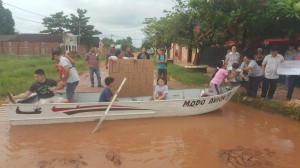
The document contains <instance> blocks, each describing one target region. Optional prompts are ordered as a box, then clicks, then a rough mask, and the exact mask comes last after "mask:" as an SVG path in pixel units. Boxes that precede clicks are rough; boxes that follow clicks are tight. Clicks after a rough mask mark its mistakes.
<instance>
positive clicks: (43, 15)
mask: <svg viewBox="0 0 300 168" xmlns="http://www.w3.org/2000/svg"><path fill="white" fill-rule="evenodd" d="M2 3H3V4H5V5H8V6H11V7H14V8H17V9H19V10H22V11H25V12H28V13H32V14H35V15H38V16H41V17H47V16H44V15H41V14H38V13H35V12H31V11H29V10H26V9H22V8H20V7H17V6H14V5H11V4H8V3H5V2H3V1H2Z"/></svg>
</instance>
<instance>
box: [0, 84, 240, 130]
mask: <svg viewBox="0 0 300 168" xmlns="http://www.w3.org/2000/svg"><path fill="white" fill-rule="evenodd" d="M237 89H238V88H233V89H232V90H231V91H228V92H226V93H224V94H221V95H216V96H211V97H199V98H189V99H171V100H162V101H150V100H147V101H145V100H143V101H140V100H136V101H118V102H115V103H114V104H113V105H112V107H111V109H110V111H109V112H108V114H107V115H106V117H105V120H120V119H136V118H151V117H152V118H153V117H177V116H189V115H198V114H203V113H208V112H212V111H215V110H217V109H219V108H221V107H222V106H224V105H225V104H226V103H227V102H228V101H229V100H230V98H231V97H232V95H233V94H234V93H235V92H236V90H237ZM108 105H109V103H99V102H81V103H57V104H54V103H53V104H22V103H17V104H5V105H4V108H5V111H6V112H7V115H8V118H9V120H10V123H11V124H12V125H34V124H54V123H73V122H85V121H95V120H97V121H98V120H99V119H100V118H101V116H102V115H103V114H104V113H105V111H106V109H107V107H108Z"/></svg>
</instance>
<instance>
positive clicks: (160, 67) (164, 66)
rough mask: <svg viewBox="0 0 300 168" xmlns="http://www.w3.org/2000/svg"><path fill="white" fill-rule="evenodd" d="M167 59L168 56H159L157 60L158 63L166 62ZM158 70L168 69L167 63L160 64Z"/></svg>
mask: <svg viewBox="0 0 300 168" xmlns="http://www.w3.org/2000/svg"><path fill="white" fill-rule="evenodd" d="M166 57H167V56H165V55H158V56H157V57H156V60H157V61H164V60H165V59H166ZM157 69H167V65H166V63H160V64H158V65H157Z"/></svg>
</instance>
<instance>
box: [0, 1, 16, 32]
mask: <svg viewBox="0 0 300 168" xmlns="http://www.w3.org/2000/svg"><path fill="white" fill-rule="evenodd" d="M0 25H1V26H0V34H3V35H10V34H15V28H14V27H15V21H14V19H13V17H12V14H11V12H10V10H9V9H5V8H4V7H3V4H2V0H0Z"/></svg>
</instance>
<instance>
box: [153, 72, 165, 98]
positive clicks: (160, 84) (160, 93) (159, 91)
mask: <svg viewBox="0 0 300 168" xmlns="http://www.w3.org/2000/svg"><path fill="white" fill-rule="evenodd" d="M167 94H168V86H167V85H165V80H164V78H163V77H159V78H158V79H157V83H156V86H155V89H154V93H153V100H165V99H166V96H167Z"/></svg>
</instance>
